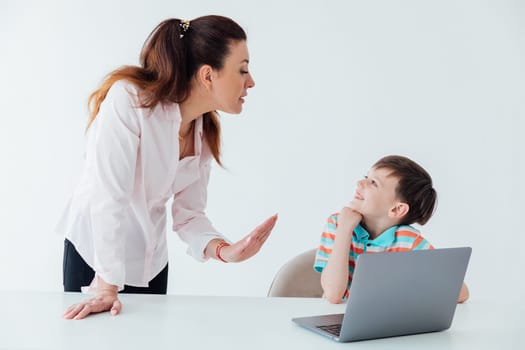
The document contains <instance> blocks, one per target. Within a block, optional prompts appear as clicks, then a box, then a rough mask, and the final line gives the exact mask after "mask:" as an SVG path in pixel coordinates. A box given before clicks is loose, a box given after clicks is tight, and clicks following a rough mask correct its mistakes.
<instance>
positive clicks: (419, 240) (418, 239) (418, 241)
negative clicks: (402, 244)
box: [412, 236, 423, 249]
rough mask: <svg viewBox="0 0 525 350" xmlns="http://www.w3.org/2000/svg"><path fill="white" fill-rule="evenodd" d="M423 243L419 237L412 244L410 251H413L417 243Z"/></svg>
mask: <svg viewBox="0 0 525 350" xmlns="http://www.w3.org/2000/svg"><path fill="white" fill-rule="evenodd" d="M421 242H423V237H421V236H419V237H418V238H416V240H415V241H414V244H412V249H415V248H416V247H417V246H418V245H419V243H421Z"/></svg>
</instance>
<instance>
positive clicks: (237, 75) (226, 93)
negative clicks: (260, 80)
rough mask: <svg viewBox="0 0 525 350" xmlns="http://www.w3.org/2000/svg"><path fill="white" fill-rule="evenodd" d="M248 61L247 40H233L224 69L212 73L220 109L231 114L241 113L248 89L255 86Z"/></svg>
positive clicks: (215, 98) (214, 95)
mask: <svg viewBox="0 0 525 350" xmlns="http://www.w3.org/2000/svg"><path fill="white" fill-rule="evenodd" d="M248 63H249V54H248V47H247V46H246V41H237V42H233V43H232V44H231V45H230V53H229V55H228V56H226V58H225V60H224V66H223V67H222V69H221V70H214V71H213V73H212V74H213V79H212V81H213V84H212V96H213V99H214V100H215V103H216V105H217V109H218V110H221V111H223V112H226V113H230V114H238V113H241V111H242V104H243V103H244V97H246V95H247V94H248V89H249V88H252V87H254V86H255V82H254V81H253V78H252V76H251V74H250V72H249V71H248Z"/></svg>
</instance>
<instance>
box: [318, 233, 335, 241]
mask: <svg viewBox="0 0 525 350" xmlns="http://www.w3.org/2000/svg"><path fill="white" fill-rule="evenodd" d="M321 237H324V238H328V239H331V240H332V241H333V240H335V235H334V234H333V233H328V232H323V233H322V234H321Z"/></svg>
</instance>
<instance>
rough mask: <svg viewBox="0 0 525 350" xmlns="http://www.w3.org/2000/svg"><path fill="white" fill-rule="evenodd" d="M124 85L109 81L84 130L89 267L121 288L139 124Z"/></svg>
mask: <svg viewBox="0 0 525 350" xmlns="http://www.w3.org/2000/svg"><path fill="white" fill-rule="evenodd" d="M133 103H134V102H133V101H132V99H131V96H130V95H129V92H128V91H127V89H126V85H125V84H122V83H120V82H117V83H115V84H114V85H113V86H112V87H111V89H110V90H109V91H108V94H107V96H106V98H105V100H104V102H103V103H102V104H101V106H100V111H99V113H98V115H97V119H96V120H95V122H94V123H96V125H95V124H93V125H92V126H91V129H90V130H89V132H90V133H91V135H89V136H90V138H89V141H88V147H87V152H86V156H87V159H86V160H87V164H88V165H89V166H91V167H93V169H92V170H93V171H91V172H90V174H92V176H93V179H92V184H93V188H92V197H91V200H90V215H91V224H92V232H93V244H94V266H93V269H94V270H95V271H96V273H97V275H99V276H100V277H101V278H102V279H103V280H104V281H106V282H107V283H110V284H113V285H117V286H119V289H122V288H123V285H124V280H125V262H124V260H125V239H124V237H123V236H124V234H125V233H124V232H123V230H122V225H121V222H122V220H123V219H124V216H125V213H126V211H127V209H128V207H129V205H130V199H131V195H132V191H133V184H134V179H135V166H136V162H137V150H138V147H139V140H140V127H139V122H138V119H137V115H136V112H135V106H134V105H133Z"/></svg>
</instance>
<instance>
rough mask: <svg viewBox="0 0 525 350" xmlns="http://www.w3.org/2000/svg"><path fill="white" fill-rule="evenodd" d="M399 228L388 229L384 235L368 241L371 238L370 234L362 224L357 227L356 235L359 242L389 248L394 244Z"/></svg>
mask: <svg viewBox="0 0 525 350" xmlns="http://www.w3.org/2000/svg"><path fill="white" fill-rule="evenodd" d="M398 227H399V226H392V227H390V228H387V229H386V230H385V231H384V232H383V233H381V234H380V235H379V236H377V237H376V238H375V239H371V240H368V238H370V233H368V231H367V230H366V229H365V228H364V227H363V226H361V224H359V225H357V226H356V228H355V229H354V233H355V235H356V238H357V241H358V242H364V243H366V244H371V245H375V246H379V247H385V248H387V247H389V246H391V245H392V243H394V240H395V238H396V231H397V229H398Z"/></svg>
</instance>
